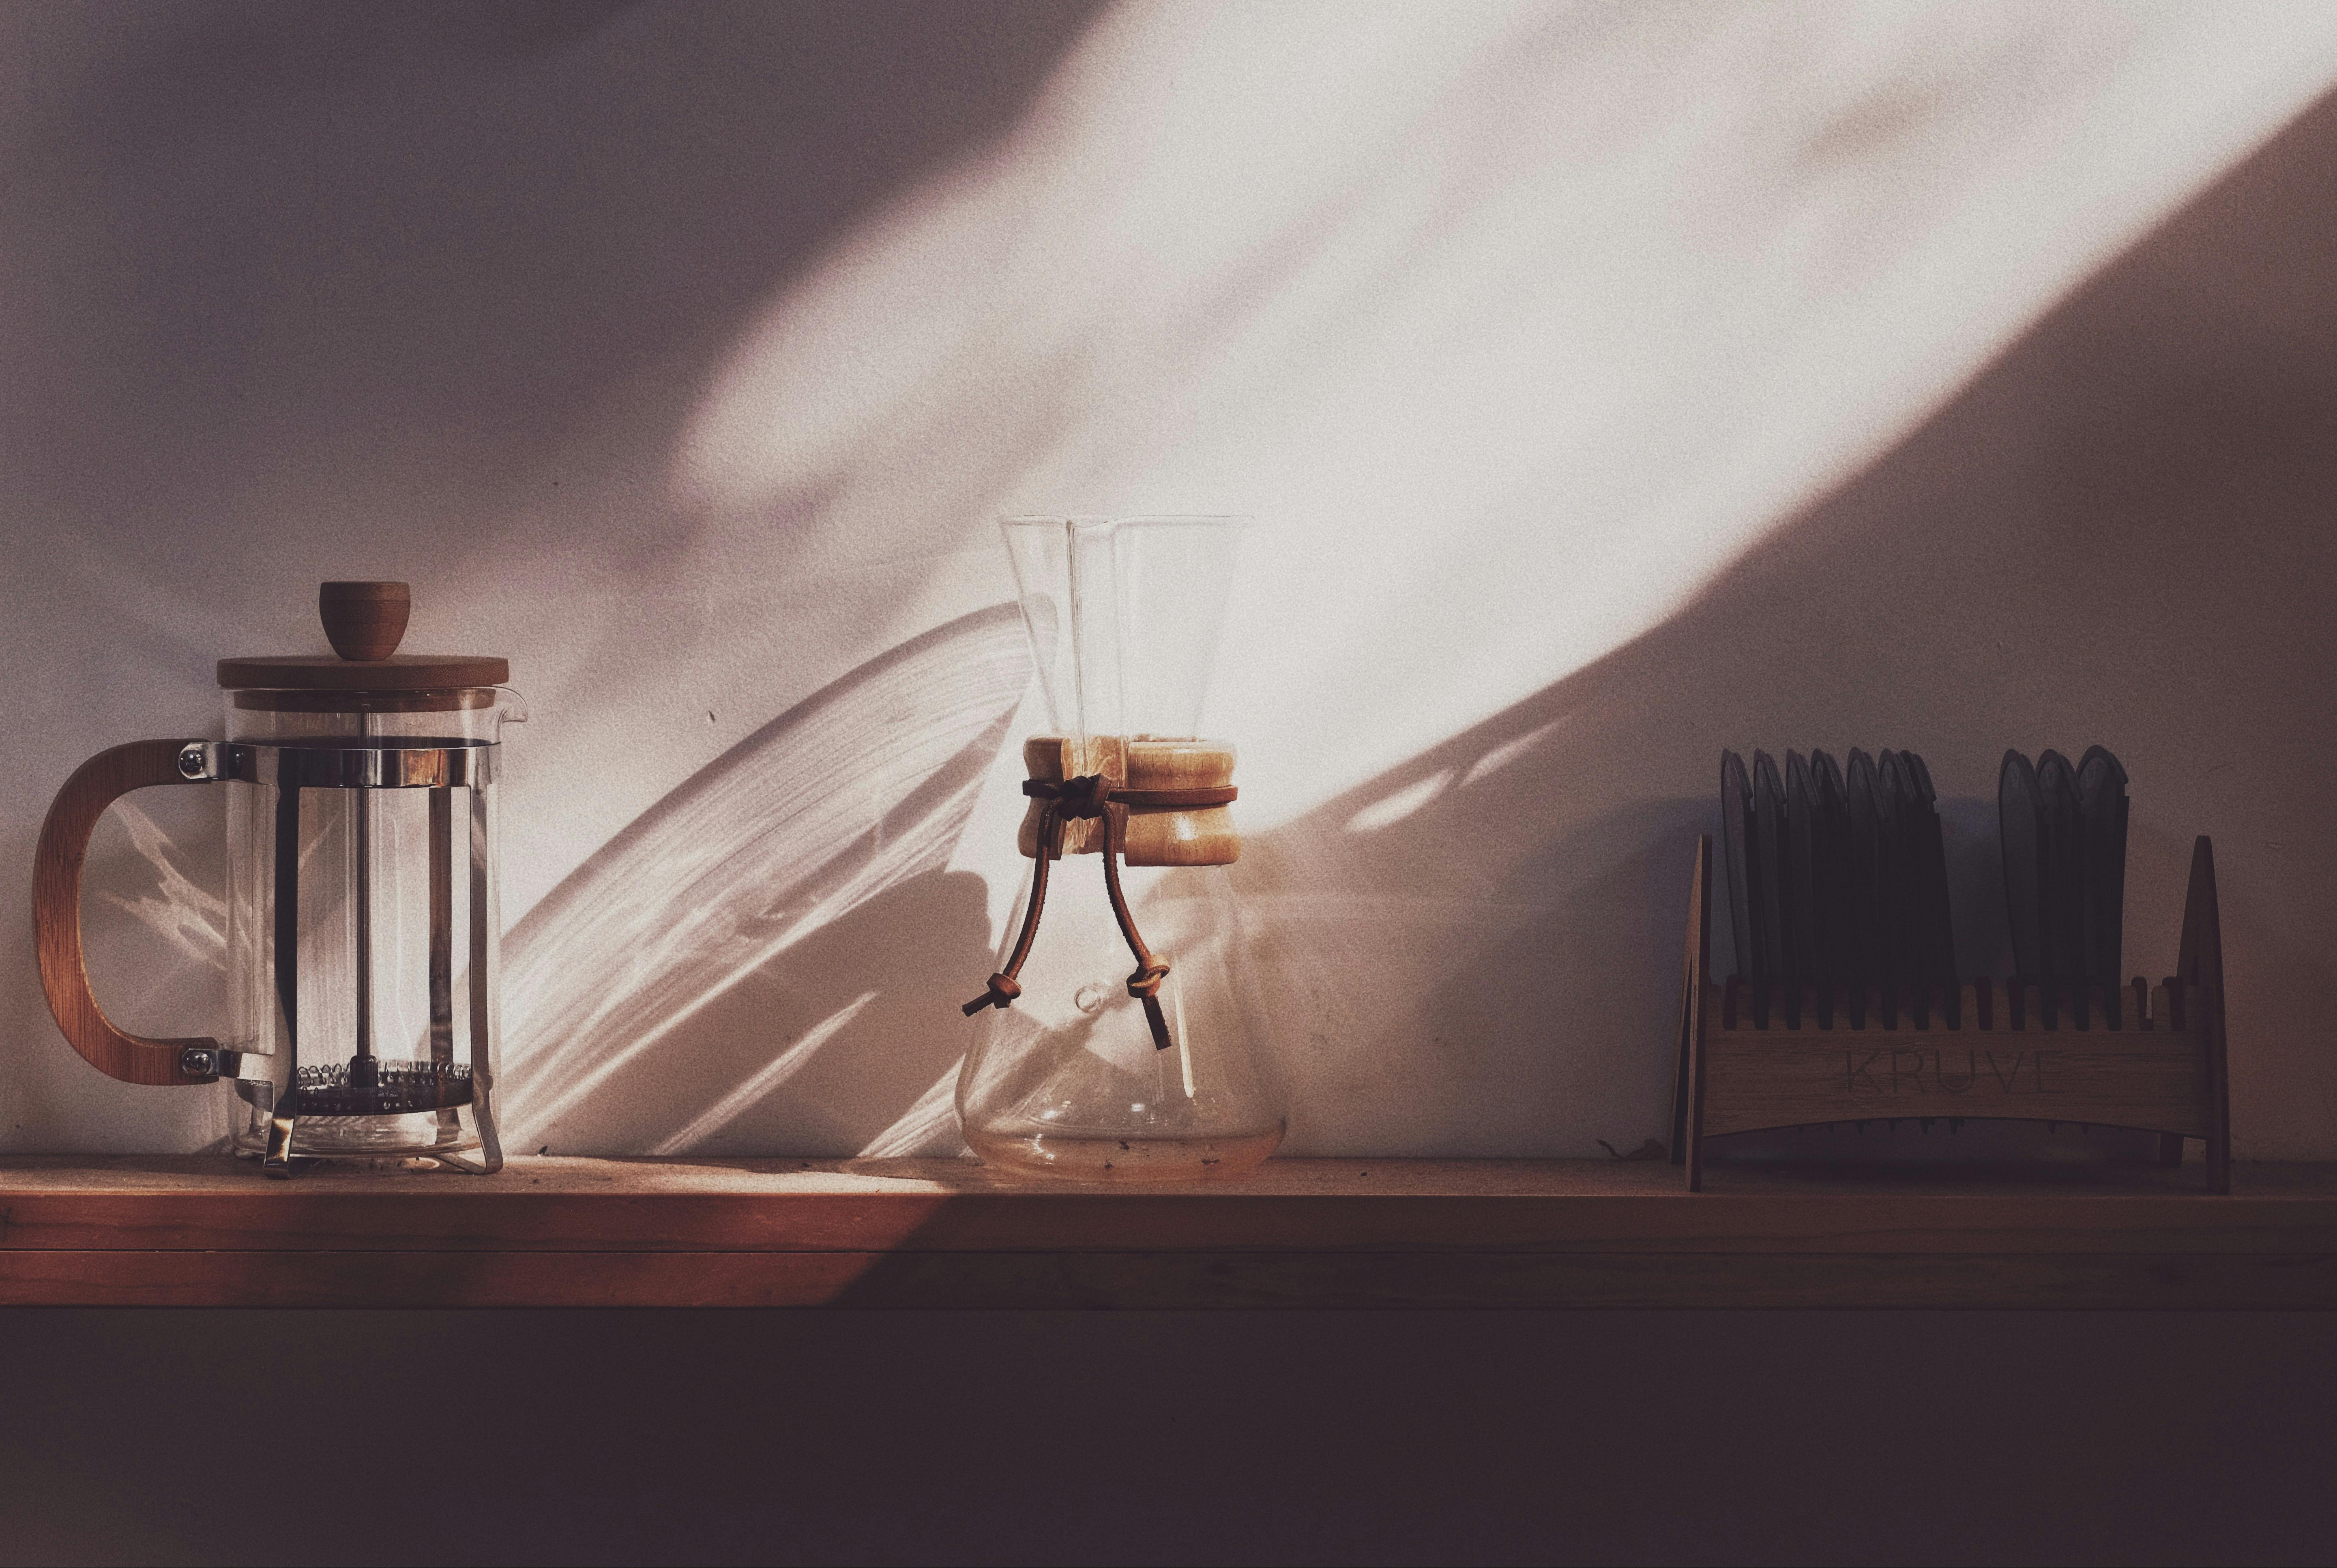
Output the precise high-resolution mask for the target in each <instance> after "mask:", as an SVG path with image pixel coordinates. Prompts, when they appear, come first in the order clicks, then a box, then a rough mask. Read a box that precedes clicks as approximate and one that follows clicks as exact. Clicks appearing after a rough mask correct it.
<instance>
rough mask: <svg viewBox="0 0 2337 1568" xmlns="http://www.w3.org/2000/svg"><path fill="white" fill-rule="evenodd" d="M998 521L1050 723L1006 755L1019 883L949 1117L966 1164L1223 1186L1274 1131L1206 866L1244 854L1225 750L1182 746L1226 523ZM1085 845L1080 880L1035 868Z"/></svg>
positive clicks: (1223, 554)
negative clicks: (1015, 767) (968, 1155)
mask: <svg viewBox="0 0 2337 1568" xmlns="http://www.w3.org/2000/svg"><path fill="white" fill-rule="evenodd" d="M1004 529H1005V534H1006V546H1007V554H1008V556H1009V558H1010V559H1011V560H1012V562H1013V566H1014V576H1015V582H1016V585H1017V587H1018V588H1019V589H1020V590H1021V598H1022V617H1023V622H1024V625H1025V626H1026V627H1027V628H1028V629H1029V631H1030V634H1031V644H1032V652H1033V653H1034V654H1035V656H1036V657H1037V660H1038V666H1039V689H1040V695H1041V698H1042V699H1043V701H1044V702H1045V704H1046V709H1047V715H1048V718H1049V720H1050V721H1051V730H1052V732H1053V733H1051V734H1048V735H1038V736H1034V737H1033V738H1032V739H1031V740H1029V741H1028V742H1026V743H1025V744H1024V746H1023V752H1022V755H1023V763H1024V766H1025V769H1026V771H1027V773H1028V774H1029V775H1030V776H1029V777H1028V779H1027V780H1026V781H1025V782H1024V784H1023V785H1022V793H1023V794H1026V795H1028V796H1030V797H1031V804H1030V806H1029V808H1028V810H1027V812H1026V813H1025V815H1024V818H1023V822H1022V831H1021V833H1020V841H1019V847H1020V848H1021V850H1022V853H1023V854H1025V855H1027V856H1029V857H1031V860H1032V872H1031V880H1030V881H1029V883H1028V885H1027V891H1025V892H1024V893H1023V896H1022V902H1021V904H1020V906H1019V908H1018V909H1017V911H1015V917H1014V920H1012V923H1011V924H1010V925H1009V926H1008V928H1007V930H1008V935H1007V937H1006V940H1005V943H1004V946H1003V949H1002V951H1001V953H1000V954H999V967H998V972H997V973H995V974H993V975H992V976H991V977H990V985H989V988H988V989H986V990H985V991H984V992H983V995H981V996H980V997H977V998H974V999H973V1001H971V1002H969V1003H967V1004H966V1009H965V1010H966V1011H967V1012H968V1013H969V1014H978V1015H981V1016H982V1017H983V1018H984V1020H985V1022H984V1024H983V1032H982V1035H981V1037H979V1038H978V1039H977V1040H976V1041H975V1043H974V1046H973V1049H972V1050H971V1051H970V1052H968V1053H967V1056H966V1059H965V1065H964V1066H963V1068H962V1069H961V1071H960V1074H959V1076H958V1084H957V1109H958V1118H959V1122H960V1125H961V1126H962V1128H963V1132H964V1135H965V1139H966V1142H967V1144H970V1145H971V1146H972V1147H973V1151H974V1152H975V1153H976V1154H980V1155H981V1156H982V1158H983V1160H984V1161H985V1162H987V1163H989V1164H993V1165H1000V1166H1003V1167H1006V1168H1008V1169H1012V1170H1017V1171H1022V1172H1026V1173H1029V1174H1035V1175H1046V1176H1054V1177H1061V1178H1069V1179H1072V1180H1079V1181H1093V1182H1171V1181H1194V1180H1208V1179H1212V1178H1222V1177H1227V1176H1233V1175H1237V1174H1241V1173H1242V1172H1244V1171H1247V1170H1249V1169H1250V1168H1252V1167H1253V1166H1255V1165H1257V1164H1258V1163H1259V1162H1260V1161H1263V1160H1264V1159H1266V1156H1267V1155H1269V1154H1272V1153H1273V1152H1274V1150H1275V1147H1276V1145H1277V1144H1280V1143H1281V1141H1282V1135H1283V1132H1284V1129H1285V1127H1286V1117H1285V1114H1284V1107H1283V1096H1282V1089H1281V1086H1280V1084H1279V1082H1278V1080H1277V1076H1276V1073H1275V1071H1274V1063H1273V1061H1272V1058H1271V1052H1270V1049H1269V1045H1268V1042H1267V1040H1266V1037H1265V1028H1264V1026H1265V1016H1264V1012H1263V1009H1262V1008H1261V1006H1260V1001H1259V998H1258V996H1257V988H1256V986H1255V985H1254V983H1253V980H1252V977H1251V973H1250V966H1249V950H1248V942H1247V933H1246V930H1245V926H1244V922H1243V920H1242V918H1241V911H1240V909H1239V906H1238V904H1237V901H1236V899H1235V897H1234V893H1233V889H1232V886H1231V884H1230V882H1229V881H1228V880H1227V872H1226V871H1225V870H1224V869H1223V868H1225V867H1226V866H1228V865H1230V864H1232V863H1233V862H1234V861H1235V860H1236V859H1237V858H1238V857H1239V855H1240V853H1241V835H1240V833H1238V832H1237V830H1236V828H1235V826H1234V823H1233V820H1232V817H1231V814H1230V813H1229V812H1228V811H1227V806H1228V805H1229V804H1230V803H1232V802H1233V800H1234V799H1235V798H1236V794H1237V791H1236V789H1235V786H1234V782H1233V773H1234V748H1233V747H1232V746H1231V745H1228V744H1227V743H1226V742H1225V741H1223V740H1212V739H1207V738H1204V737H1203V736H1202V735H1201V734H1200V720H1201V705H1202V698H1203V696H1204V695H1205V694H1206V692H1207V690H1208V682H1209V677H1210V673H1211V670H1212V667H1214V665H1215V663H1216V659H1217V641H1218V633H1219V629H1220V628H1221V626H1222V624H1223V622H1224V618H1225V607H1226V599H1227V589H1228V585H1229V584H1230V582H1231V580H1232V571H1233V561H1234V549H1235V543H1236V541H1237V537H1238V534H1239V531H1240V520H1239V519H1236V518H1223V517H1164V518H1124V519H1123V518H1060V517H1058V518H1012V519H1009V520H1007V521H1006V522H1005V524H1004ZM1089 854H1091V855H1097V856H1100V862H1101V863H1100V866H1099V867H1098V870H1099V871H1100V873H1101V874H1100V875H1090V874H1086V873H1085V872H1084V869H1083V868H1082V869H1081V871H1080V872H1078V873H1075V872H1073V870H1072V869H1071V866H1070V865H1069V864H1067V865H1066V866H1065V867H1064V869H1061V870H1057V871H1052V872H1051V863H1052V862H1055V861H1057V860H1058V859H1060V858H1061V857H1066V856H1071V855H1089ZM1123 867H1124V868H1125V869H1124V870H1123ZM1042 914H1043V916H1044V924H1045V939H1044V940H1043V941H1041V940H1039V939H1040V927H1041V915H1042ZM1131 961H1132V963H1133V966H1134V967H1133V969H1131V968H1130V964H1131ZM1026 962H1027V963H1029V964H1030V965H1031V966H1032V967H1031V969H1027V970H1026V969H1025V967H1024V966H1025V964H1026Z"/></svg>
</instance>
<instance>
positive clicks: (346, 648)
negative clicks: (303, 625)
mask: <svg viewBox="0 0 2337 1568" xmlns="http://www.w3.org/2000/svg"><path fill="white" fill-rule="evenodd" d="M413 612H414V594H413V591H412V590H411V589H408V588H407V587H406V584H404V583H402V582H328V583H322V584H319V585H318V589H317V614H318V618H320V619H322V620H323V621H324V623H325V637H326V639H327V640H328V641H329V642H330V643H331V644H332V645H333V651H334V652H335V653H337V654H339V655H340V656H341V657H343V658H346V659H350V660H355V661H358V662H362V663H367V664H378V663H380V662H381V661H382V660H384V659H386V658H387V657H390V655H392V654H394V653H396V651H397V645H398V642H399V641H400V639H402V638H404V637H405V636H406V617H407V616H409V615H411V614H412V613H413Z"/></svg>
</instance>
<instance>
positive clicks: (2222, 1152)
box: [1671, 834, 2232, 1193]
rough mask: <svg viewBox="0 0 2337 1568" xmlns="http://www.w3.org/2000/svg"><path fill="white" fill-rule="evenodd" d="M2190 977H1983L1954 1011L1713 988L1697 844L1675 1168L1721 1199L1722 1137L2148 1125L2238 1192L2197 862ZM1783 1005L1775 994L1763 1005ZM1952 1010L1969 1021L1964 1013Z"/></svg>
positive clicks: (1703, 870) (2181, 966)
mask: <svg viewBox="0 0 2337 1568" xmlns="http://www.w3.org/2000/svg"><path fill="white" fill-rule="evenodd" d="M2175 968H2176V974H2175V975H2174V976H2173V977H2172V978H2170V979H2167V980H2166V981H2165V982H2164V983H2163V984H2161V985H2158V986H2156V987H2151V986H2149V985H2148V984H2147V983H2146V982H2145V981H2144V980H2141V979H2137V980H2135V981H2134V982H2133V984H2132V985H2131V987H2129V988H2127V989H2125V990H2124V991H2123V992H2122V993H2121V994H2120V995H2118V996H2117V997H2115V998H2113V997H2110V996H2107V995H2105V994H2104V991H2103V989H2102V988H2100V987H2094V988H2091V989H2090V991H2089V993H2088V994H2079V993H2080V992H2081V991H2085V990H2086V988H2078V987H2067V986H2065V987H2058V988H2055V989H2053V990H2052V991H2051V992H2046V991H2043V990H2040V989H2039V988H2038V987H2036V986H2033V985H2021V984H2019V983H2017V982H2003V983H2000V982H1995V981H1990V980H1985V979H1983V980H1980V981H1977V982H1975V983H1973V984H1970V985H1967V986H1964V987H1962V988H1961V991H1960V993H1959V994H1958V995H1957V996H1955V997H1954V998H1950V997H1949V996H1948V995H1947V993H1946V990H1945V989H1944V988H1941V987H1932V988H1931V989H1930V991H1929V992H1928V994H1924V993H1921V992H1919V991H1917V990H1912V989H1900V990H1899V991H1898V992H1897V993H1896V994H1895V995H1894V994H1888V993H1885V992H1883V991H1881V990H1870V991H1868V992H1867V993H1866V994H1865V995H1864V996H1863V997H1853V996H1852V995H1850V994H1848V993H1846V992H1837V993H1835V994H1834V995H1833V996H1832V997H1830V998H1822V997H1820V996H1819V994H1818V993H1817V991H1816V990H1815V989H1804V990H1803V991H1802V992H1801V993H1800V994H1799V995H1793V994H1791V993H1789V992H1788V990H1787V989H1785V988H1784V987H1781V986H1770V987H1765V988H1756V987H1755V985H1754V984H1753V982H1751V981H1748V980H1745V979H1735V978H1732V979H1729V980H1728V981H1727V982H1726V984H1722V983H1720V982H1717V981H1716V980H1714V979H1712V978H1711V975H1712V840H1711V838H1710V837H1709V836H1706V837H1704V838H1702V839H1700V840H1698V841H1697V851H1696V868H1695V873H1694V878H1693V880H1692V881H1691V882H1690V884H1689V891H1688V921H1687V963H1686V974H1685V976H1684V979H1683V984H1682V993H1681V1004H1680V1022H1679V1032H1678V1047H1679V1061H1678V1072H1677V1078H1676V1080H1675V1088H1674V1092H1673V1096H1672V1136H1671V1160H1672V1164H1676V1165H1678V1164H1685V1165H1686V1166H1687V1186H1688V1191H1690V1192H1699V1191H1701V1190H1702V1189H1703V1186H1704V1140H1705V1139H1706V1138H1707V1137H1720V1136H1723V1135H1727V1134H1730V1133H1750V1132H1761V1131H1768V1130H1774V1129H1776V1128H1781V1127H1800V1126H1812V1125H1833V1124H1839V1123H1843V1122H1858V1123H1864V1122H1879V1121H1916V1120H1944V1119H1948V1118H1951V1117H1952V1118H1964V1117H2000V1118H2008V1119H2019V1120H2026V1121H2049V1122H2077V1123H2082V1124H2092V1125H2104V1126H2117V1127H2134V1128H2139V1129H2141V1130H2143V1131H2146V1132H2155V1133H2157V1134H2158V1135H2159V1163H2160V1164H2166V1165H2176V1164H2181V1163H2182V1158H2183V1140H2184V1139H2185V1138H2198V1139H2201V1140H2203V1141H2205V1144H2206V1145H2207V1164H2206V1185H2207V1190H2208V1191H2209V1192H2212V1193H2228V1192H2230V1191H2231V1190H2232V1117H2231V1096H2230V1090H2229V1077H2228V1075H2227V1071H2226V1064H2225V1039H2224V940H2223V930H2222V927H2221V925H2220V923H2219V921H2218V920H2217V918H2216V911H2215V852H2214V849H2213V847H2212V846H2211V845H2210V844H2209V842H2208V841H2207V839H2206V836H2205V834H2202V835H2201V836H2200V838H2199V840H2198V842H2196V843H2195V845H2193V847H2192V852H2191V883H2190V890H2189V891H2188V893H2187V895H2186V896H2185V900H2184V909H2183V940H2182V948H2181V951H2180V956H2179V957H2178V958H2177V959H2176V965H2175ZM1761 992H1765V994H1759V993H1761ZM1951 1001H1952V1003H1953V1006H1951V1005H1950V1004H1951Z"/></svg>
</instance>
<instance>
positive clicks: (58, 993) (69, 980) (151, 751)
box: [33, 740, 219, 1084]
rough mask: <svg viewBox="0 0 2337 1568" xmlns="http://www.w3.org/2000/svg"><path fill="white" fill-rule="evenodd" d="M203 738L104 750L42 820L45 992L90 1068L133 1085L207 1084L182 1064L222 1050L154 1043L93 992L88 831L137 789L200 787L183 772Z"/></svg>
mask: <svg viewBox="0 0 2337 1568" xmlns="http://www.w3.org/2000/svg"><path fill="white" fill-rule="evenodd" d="M195 744H197V743H195V742H191V741H183V740H142V741H132V742H131V743H130V744H129V745H118V746H115V747H113V748H112V750H110V751H102V752H100V753H98V754H97V755H95V756H93V757H92V758H90V759H89V760H88V761H87V762H85V763H83V764H82V765H81V766H80V767H78V768H76V769H74V770H73V777H71V778H69V779H67V780H65V787H64V788H63V789H61V790H59V791H58V792H57V798H56V799H55V800H54V802H52V803H50V806H49V815H48V820H46V821H45V822H44V823H41V846H40V849H39V851H38V852H37V853H36V854H35V855H34V862H33V948H34V952H35V953H36V954H38V956H39V959H40V964H41V989H43V990H44V991H46V992H47V993H48V995H49V1011H50V1012H52V1013H54V1014H55V1015H56V1019H57V1027H59V1028H60V1029H63V1030H64V1036H65V1038H66V1040H67V1041H69V1042H70V1043H71V1044H72V1046H73V1049H74V1050H76V1051H79V1052H80V1053H81V1054H82V1056H83V1057H84V1058H85V1059H87V1061H88V1062H89V1064H90V1066H93V1067H95V1068H97V1069H98V1071H100V1072H102V1073H104V1074H106V1075H107V1076H111V1077H116V1078H120V1079H121V1080H122V1082H124V1083H126V1084H208V1083H212V1082H215V1081H216V1079H215V1078H214V1077H213V1076H212V1075H210V1074H209V1073H196V1074H190V1073H185V1072H181V1070H180V1067H179V1054H180V1053H181V1051H183V1050H185V1049H186V1048H187V1047H190V1046H200V1047H209V1048H210V1049H214V1050H215V1049H217V1048H218V1047H219V1042H218V1041H217V1040H213V1039H208V1038H203V1037H195V1038H191V1039H183V1040H150V1039H146V1038H143V1037H141V1036H138V1035H132V1034H125V1033H124V1032H123V1031H122V1030H121V1029H118V1028H115V1027H113V1020H112V1019H111V1018H107V1017H106V1016H105V1009H103V1008H101V1007H99V1006H98V1005H97V998H95V997H94V996H93V995H91V994H90V989H89V968H88V965H87V964H86V963H85V962H84V961H83V957H82V946H81V868H82V862H84V861H85V860H87V859H88V858H89V835H90V834H91V833H93V831H95V829H96V827H97V819H98V818H100V817H102V816H103V815H104V814H105V808H106V807H107V806H110V805H112V803H114V802H115V801H117V800H119V799H121V798H122V796H123V795H126V794H129V793H130V792H131V791H132V790H134V789H144V788H146V787H147V786H149V785H151V784H197V783H200V782H201V781H200V780H199V779H190V778H188V777H186V776H185V775H184V774H181V773H180V771H179V754H180V753H181V751H183V750H184V749H185V748H186V747H188V746H189V745H195Z"/></svg>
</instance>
